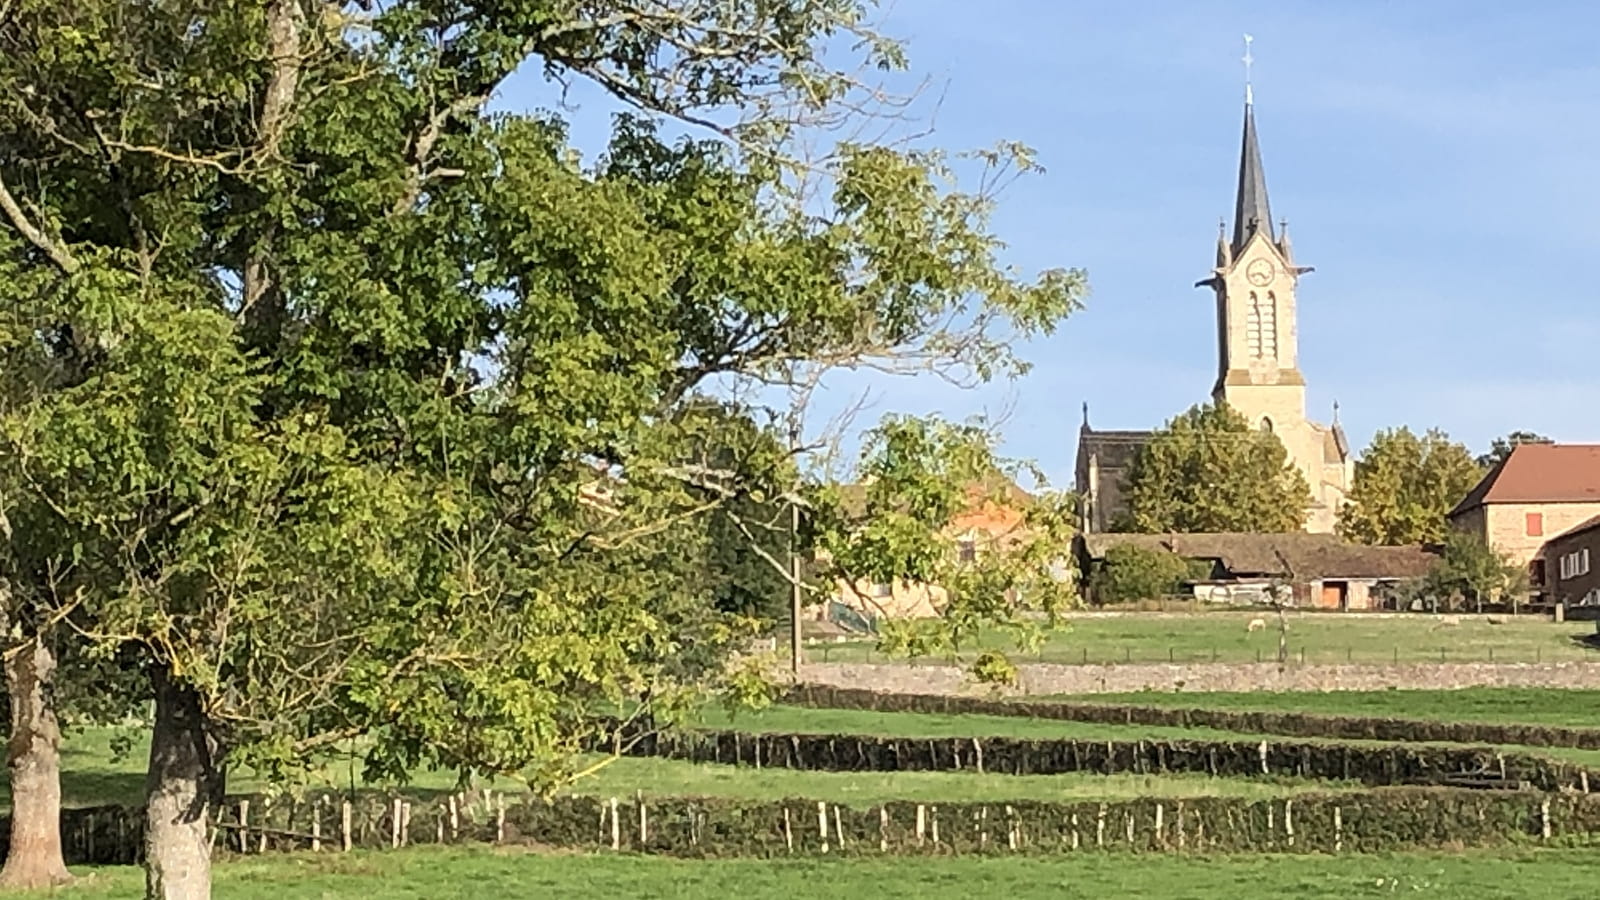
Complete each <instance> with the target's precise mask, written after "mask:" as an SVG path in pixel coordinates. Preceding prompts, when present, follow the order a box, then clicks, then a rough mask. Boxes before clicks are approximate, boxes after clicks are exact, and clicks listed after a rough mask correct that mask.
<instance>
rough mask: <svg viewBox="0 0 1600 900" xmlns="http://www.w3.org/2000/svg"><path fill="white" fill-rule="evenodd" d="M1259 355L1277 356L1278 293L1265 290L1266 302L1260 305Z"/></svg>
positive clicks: (1274, 357) (1275, 357) (1269, 357)
mask: <svg viewBox="0 0 1600 900" xmlns="http://www.w3.org/2000/svg"><path fill="white" fill-rule="evenodd" d="M1261 355H1262V356H1265V357H1266V358H1267V359H1277V358H1278V295H1277V294H1276V293H1275V292H1273V291H1268V292H1267V302H1266V304H1265V305H1264V306H1262V307H1261Z"/></svg>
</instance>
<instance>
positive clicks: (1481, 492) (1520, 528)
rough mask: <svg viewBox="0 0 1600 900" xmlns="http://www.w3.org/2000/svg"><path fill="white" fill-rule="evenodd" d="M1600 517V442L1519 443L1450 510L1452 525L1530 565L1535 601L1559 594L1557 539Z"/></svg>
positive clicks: (1542, 600) (1546, 599)
mask: <svg viewBox="0 0 1600 900" xmlns="http://www.w3.org/2000/svg"><path fill="white" fill-rule="evenodd" d="M1597 516H1600V444H1519V445H1517V446H1516V447H1513V448H1512V450H1511V453H1510V454H1509V455H1508V456H1506V458H1505V459H1504V460H1502V461H1501V462H1500V463H1499V464H1498V465H1496V466H1495V467H1494V468H1493V469H1490V470H1489V473H1488V474H1487V475H1485V476H1483V480H1482V481H1480V482H1478V484H1477V486H1476V487H1474V488H1473V489H1472V490H1471V491H1469V492H1468V493H1467V496H1466V497H1463V498H1462V500H1461V502H1460V503H1458V504H1456V507H1455V509H1453V510H1451V511H1450V524H1451V525H1452V526H1454V527H1455V528H1458V529H1461V530H1463V531H1466V532H1469V533H1471V534H1475V535H1477V536H1479V537H1481V538H1483V539H1484V541H1486V542H1487V543H1488V544H1489V545H1490V546H1492V547H1494V548H1495V549H1496V550H1498V551H1500V552H1501V553H1503V554H1505V555H1506V556H1507V557H1508V558H1509V559H1510V560H1511V561H1512V562H1513V563H1515V564H1517V565H1520V566H1526V567H1527V570H1528V590H1529V593H1530V594H1532V595H1534V599H1535V602H1552V601H1554V600H1555V599H1557V598H1556V597H1555V596H1554V593H1553V592H1554V589H1555V588H1557V587H1558V582H1559V580H1560V579H1559V575H1557V576H1555V577H1552V574H1551V566H1552V565H1554V563H1552V562H1551V560H1552V559H1554V556H1553V555H1552V549H1551V545H1552V544H1553V543H1554V542H1555V541H1554V539H1556V538H1558V537H1561V536H1563V535H1565V534H1567V533H1569V532H1571V531H1573V530H1575V529H1578V528H1580V527H1586V526H1587V525H1588V524H1589V523H1590V522H1591V520H1593V519H1594V518H1595V517H1597Z"/></svg>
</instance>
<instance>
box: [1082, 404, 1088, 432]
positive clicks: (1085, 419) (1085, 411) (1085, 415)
mask: <svg viewBox="0 0 1600 900" xmlns="http://www.w3.org/2000/svg"><path fill="white" fill-rule="evenodd" d="M1083 430H1084V431H1088V430H1089V401H1087V400H1085V401H1083Z"/></svg>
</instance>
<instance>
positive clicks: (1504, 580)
mask: <svg viewBox="0 0 1600 900" xmlns="http://www.w3.org/2000/svg"><path fill="white" fill-rule="evenodd" d="M1527 586H1528V573H1527V572H1526V571H1525V570H1524V569H1523V568H1522V567H1521V566H1518V565H1516V564H1515V563H1513V562H1512V561H1511V560H1510V559H1509V558H1508V557H1507V556H1506V555H1505V554H1503V553H1501V552H1500V551H1498V550H1496V549H1495V548H1494V547H1492V546H1490V545H1489V543H1488V542H1487V541H1485V540H1484V539H1483V538H1482V537H1481V536H1479V535H1476V534H1472V533H1471V532H1466V531H1455V530H1452V531H1450V532H1449V533H1448V534H1447V535H1445V539H1444V548H1443V552H1441V553H1440V555H1439V560H1438V561H1437V562H1435V563H1434V565H1433V568H1432V569H1431V570H1430V571H1429V572H1428V574H1427V575H1426V576H1425V577H1424V578H1423V580H1422V585H1421V587H1422V591H1423V593H1424V594H1426V595H1427V596H1430V597H1434V598H1436V599H1443V600H1445V601H1446V602H1448V603H1451V605H1454V601H1455V600H1457V599H1460V600H1466V601H1471V602H1474V603H1477V604H1480V605H1481V604H1482V603H1483V602H1484V601H1486V600H1487V601H1496V600H1499V599H1501V598H1502V597H1506V596H1508V595H1513V594H1517V593H1521V592H1522V591H1525V590H1527Z"/></svg>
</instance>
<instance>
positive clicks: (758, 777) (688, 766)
mask: <svg viewBox="0 0 1600 900" xmlns="http://www.w3.org/2000/svg"><path fill="white" fill-rule="evenodd" d="M1360 788H1361V785H1359V784H1342V783H1338V782H1328V781H1315V780H1311V779H1300V778H1212V777H1210V776H1208V775H1159V776H1158V775H1096V774H1093V773H1088V772H1074V773H1071V774H1066V775H1006V774H997V773H994V772H987V773H978V772H970V771H964V772H802V771H797V770H793V769H756V768H753V767H749V766H724V765H715V764H698V765H697V764H694V763H685V762H676V761H671V760H660V759H619V760H616V761H614V762H612V763H610V764H608V765H606V766H605V767H604V768H602V769H600V770H599V771H598V772H596V773H595V774H594V775H593V776H591V777H589V778H585V779H583V780H582V781H579V782H577V783H576V784H574V785H573V786H572V788H571V791H570V792H571V793H574V794H584V795H589V796H598V797H632V796H633V795H634V793H635V792H643V793H644V794H646V795H647V796H648V795H654V796H680V797H681V796H697V797H740V798H747V799H753V800H782V799H784V798H788V797H805V798H807V799H813V800H827V801H830V802H833V803H842V804H847V805H851V806H873V805H876V804H879V803H886V802H889V801H893V800H912V801H925V802H930V803H956V802H967V801H970V802H983V801H995V802H1005V801H1007V800H1039V801H1060V802H1066V801H1073V800H1131V799H1134V798H1138V797H1173V798H1181V797H1249V798H1268V797H1284V796H1292V795H1294V794H1303V793H1313V792H1314V793H1327V792H1330V791H1340V790H1357V789H1360Z"/></svg>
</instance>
